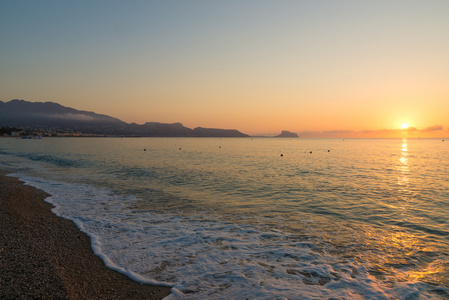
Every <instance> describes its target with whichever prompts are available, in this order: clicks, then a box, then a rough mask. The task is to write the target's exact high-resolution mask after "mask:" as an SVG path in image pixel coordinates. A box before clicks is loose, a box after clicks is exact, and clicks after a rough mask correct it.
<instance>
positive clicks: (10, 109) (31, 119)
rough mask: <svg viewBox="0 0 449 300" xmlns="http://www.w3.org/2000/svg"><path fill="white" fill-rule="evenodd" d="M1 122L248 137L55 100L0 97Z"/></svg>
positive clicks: (129, 132)
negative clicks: (126, 117)
mask: <svg viewBox="0 0 449 300" xmlns="http://www.w3.org/2000/svg"><path fill="white" fill-rule="evenodd" d="M0 126H9V127H21V128H39V129H52V130H54V129H69V130H76V131H81V132H83V133H89V134H100V135H124V136H145V137H152V136H154V137H195V136H201V137H247V136H248V135H246V134H243V133H241V132H239V131H237V130H234V129H231V130H228V129H211V128H200V127H198V128H195V129H190V128H187V127H184V126H183V125H182V124H181V123H173V124H166V123H157V122H148V123H145V124H143V125H139V124H136V123H131V124H128V123H126V122H123V121H121V120H119V119H117V118H113V117H110V116H107V115H101V114H97V113H94V112H89V111H82V110H76V109H74V108H70V107H65V106H62V105H60V104H58V103H54V102H45V103H43V102H28V101H25V100H11V101H9V102H2V101H0Z"/></svg>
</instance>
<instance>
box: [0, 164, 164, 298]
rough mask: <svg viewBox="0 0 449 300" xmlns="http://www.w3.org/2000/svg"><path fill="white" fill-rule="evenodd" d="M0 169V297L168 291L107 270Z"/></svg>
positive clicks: (36, 197) (31, 191) (80, 238)
mask: <svg viewBox="0 0 449 300" xmlns="http://www.w3.org/2000/svg"><path fill="white" fill-rule="evenodd" d="M5 174H6V173H5V172H1V170H0V287H1V288H0V299H43V298H51V299H162V298H163V297H165V296H167V295H168V294H169V293H170V288H168V287H164V286H153V285H148V284H140V283H138V282H135V281H133V280H131V279H130V278H128V277H127V276H125V275H123V274H120V273H118V272H116V271H113V270H111V269H109V268H107V267H106V266H105V264H104V262H103V261H102V260H101V259H100V258H99V257H98V256H96V255H95V254H94V253H93V250H92V248H91V241H90V238H89V237H88V236H87V235H86V234H84V233H83V232H81V231H80V230H79V229H78V227H77V226H76V225H75V224H74V223H73V222H72V221H70V220H66V219H63V218H60V217H58V216H56V215H54V214H53V213H52V212H51V211H50V209H51V208H53V206H52V205H51V204H49V203H46V202H44V201H43V200H44V199H45V198H46V197H47V196H48V194H46V193H45V192H43V191H41V190H38V189H35V188H33V187H30V186H27V185H23V184H22V182H21V181H19V180H18V179H16V178H12V177H7V176H5Z"/></svg>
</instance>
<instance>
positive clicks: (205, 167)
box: [0, 138, 449, 299]
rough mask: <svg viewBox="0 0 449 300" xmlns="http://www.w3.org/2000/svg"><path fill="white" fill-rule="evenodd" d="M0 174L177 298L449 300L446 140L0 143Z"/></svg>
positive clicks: (108, 257)
mask: <svg viewBox="0 0 449 300" xmlns="http://www.w3.org/2000/svg"><path fill="white" fill-rule="evenodd" d="M281 154H282V156H281ZM0 161H1V163H0V166H1V167H3V168H8V169H10V170H11V171H12V172H14V175H13V176H16V177H19V178H21V179H22V180H24V181H25V182H26V183H27V184H29V185H32V186H35V187H38V188H40V189H43V190H45V191H47V192H49V193H50V194H51V195H52V196H51V197H50V198H48V199H47V201H49V202H51V203H53V204H54V205H55V209H54V212H55V213H56V214H58V215H60V216H62V217H65V218H69V219H71V220H73V221H75V223H76V224H77V225H78V226H79V227H80V228H81V229H82V230H83V231H85V232H86V233H88V234H89V235H90V236H91V237H92V243H93V245H92V246H93V249H94V251H95V252H96V253H97V254H98V255H100V256H101V257H102V258H103V259H104V260H105V262H106V264H107V265H108V266H110V267H111V268H114V269H117V270H119V271H121V272H123V273H125V274H127V275H129V276H130V277H132V278H134V279H135V280H139V281H142V282H158V283H166V284H170V285H171V286H173V289H172V291H173V293H172V295H170V296H169V298H173V299H178V298H179V299H190V298H192V299H246V298H247V299H317V298H318V299H322V298H326V299H327V298H338V299H343V298H345V299H394V298H399V299H432V298H448V297H449V260H448V255H449V221H448V219H449V140H448V141H446V142H444V141H442V140H441V139H408V140H407V139H403V140H401V139H388V140H382V139H346V140H342V139H275V138H254V139H252V138H240V139H231V138H229V139H227V138H226V139H225V138H223V139H218V138H217V139H215V138H207V139H199V138H178V139H176V138H135V139H134V138H123V139H121V138H48V139H43V140H20V139H0Z"/></svg>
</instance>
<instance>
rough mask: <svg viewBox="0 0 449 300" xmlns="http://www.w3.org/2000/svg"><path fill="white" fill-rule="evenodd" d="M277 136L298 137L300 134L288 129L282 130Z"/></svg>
mask: <svg viewBox="0 0 449 300" xmlns="http://www.w3.org/2000/svg"><path fill="white" fill-rule="evenodd" d="M275 137H284V138H297V137H298V134H296V133H295V132H291V131H287V130H282V132H281V134H280V135H277V136H275Z"/></svg>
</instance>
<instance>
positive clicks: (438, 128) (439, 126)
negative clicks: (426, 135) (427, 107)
mask: <svg viewBox="0 0 449 300" xmlns="http://www.w3.org/2000/svg"><path fill="white" fill-rule="evenodd" d="M438 130H443V126H441V125H434V126H429V127H426V128H424V129H423V131H438Z"/></svg>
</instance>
